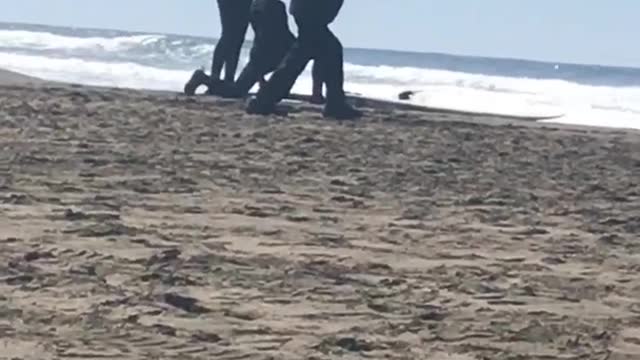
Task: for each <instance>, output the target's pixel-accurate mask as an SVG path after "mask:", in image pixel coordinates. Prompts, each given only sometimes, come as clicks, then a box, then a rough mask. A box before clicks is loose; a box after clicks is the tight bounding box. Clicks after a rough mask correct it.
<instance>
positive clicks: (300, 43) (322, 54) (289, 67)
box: [251, 0, 345, 112]
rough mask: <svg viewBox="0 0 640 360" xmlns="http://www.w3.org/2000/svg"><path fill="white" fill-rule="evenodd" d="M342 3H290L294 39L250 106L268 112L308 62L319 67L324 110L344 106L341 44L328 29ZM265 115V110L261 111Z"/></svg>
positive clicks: (300, 0) (298, 0)
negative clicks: (324, 87)
mask: <svg viewBox="0 0 640 360" xmlns="http://www.w3.org/2000/svg"><path fill="white" fill-rule="evenodd" d="M343 1H344V0H291V6H290V12H291V14H292V15H293V17H294V19H295V21H296V24H297V25H298V38H297V39H296V41H295V42H294V43H293V46H292V47H291V49H290V50H289V52H288V53H287V55H286V57H285V59H284V61H283V62H282V64H281V65H280V66H279V67H278V69H277V70H276V71H275V72H274V73H273V75H272V76H271V79H269V81H268V82H267V83H266V84H265V85H264V86H263V87H261V88H260V91H259V92H258V94H257V96H256V99H255V102H254V103H253V104H252V105H251V106H252V107H254V108H256V109H252V110H251V111H257V112H261V111H262V110H260V109H270V108H272V107H273V106H274V105H275V104H276V103H277V102H279V101H280V100H282V99H283V98H284V97H286V96H287V94H288V93H289V91H290V90H291V88H292V87H293V85H294V84H295V82H296V80H297V78H298V77H299V76H300V74H301V73H302V71H304V69H305V67H306V66H307V64H308V63H309V61H310V60H312V59H313V60H314V61H315V62H317V65H318V66H320V68H319V69H318V71H317V73H318V74H322V77H323V80H324V81H325V84H326V87H327V106H331V105H332V104H333V106H336V107H340V106H342V104H344V103H345V94H344V89H343V86H344V69H343V49H342V44H341V43H340V41H339V40H338V38H336V36H335V35H334V34H333V33H332V32H331V30H330V29H329V24H331V23H332V22H333V20H334V19H335V18H336V16H337V15H338V12H339V11H340V8H341V7H342V4H343ZM265 111H266V110H265Z"/></svg>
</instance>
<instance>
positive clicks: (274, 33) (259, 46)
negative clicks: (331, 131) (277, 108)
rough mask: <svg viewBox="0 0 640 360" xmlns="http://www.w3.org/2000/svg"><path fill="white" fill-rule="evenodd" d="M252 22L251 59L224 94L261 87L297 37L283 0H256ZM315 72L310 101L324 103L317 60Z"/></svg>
mask: <svg viewBox="0 0 640 360" xmlns="http://www.w3.org/2000/svg"><path fill="white" fill-rule="evenodd" d="M250 23H251V27H252V29H253V32H254V33H255V37H254V40H253V47H252V48H251V53H250V57H249V63H247V65H246V66H245V68H244V69H243V70H242V73H241V74H240V76H239V77H238V80H237V81H236V83H235V85H234V87H233V88H231V89H229V88H227V89H222V90H221V91H220V92H222V95H223V96H229V97H244V96H246V95H247V94H248V93H249V90H251V88H252V87H253V86H254V85H255V84H256V83H258V82H260V85H261V87H262V86H263V85H264V84H265V83H266V82H265V81H264V76H265V75H267V74H268V73H270V72H273V71H274V70H276V68H277V67H278V65H280V63H281V62H282V60H283V59H284V58H285V56H286V55H287V53H288V51H289V49H291V46H292V45H293V43H294V42H295V40H296V38H295V36H294V35H293V33H292V32H291V30H290V29H289V23H288V19H287V7H286V5H285V4H284V2H282V1H280V0H253V4H252V5H251V15H250ZM312 74H313V93H312V98H311V101H312V102H314V103H322V102H324V98H323V96H322V85H323V81H322V79H321V74H322V72H321V71H320V70H319V66H318V65H317V63H316V62H314V65H313V71H312ZM213 92H214V93H216V92H217V91H216V90H214V91H213Z"/></svg>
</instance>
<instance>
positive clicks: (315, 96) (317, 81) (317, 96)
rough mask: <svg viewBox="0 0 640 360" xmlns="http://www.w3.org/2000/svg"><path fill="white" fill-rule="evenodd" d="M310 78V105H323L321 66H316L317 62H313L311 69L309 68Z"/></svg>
mask: <svg viewBox="0 0 640 360" xmlns="http://www.w3.org/2000/svg"><path fill="white" fill-rule="evenodd" d="M311 78H312V81H313V85H312V88H311V103H313V104H324V101H325V100H324V95H323V94H322V88H323V86H324V75H323V73H322V66H321V65H320V64H318V60H314V61H313V67H312V68H311Z"/></svg>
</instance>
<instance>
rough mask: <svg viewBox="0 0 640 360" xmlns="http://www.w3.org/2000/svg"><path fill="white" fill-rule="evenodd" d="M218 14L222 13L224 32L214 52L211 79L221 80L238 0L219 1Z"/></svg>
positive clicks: (221, 23)
mask: <svg viewBox="0 0 640 360" xmlns="http://www.w3.org/2000/svg"><path fill="white" fill-rule="evenodd" d="M217 1H218V12H219V13H220V26H221V27H222V31H221V33H220V38H219V39H218V43H217V44H216V46H215V49H214V50H213V61H212V63H211V79H212V80H213V79H220V73H221V72H222V67H223V66H224V63H225V60H226V56H227V53H228V48H229V36H230V35H231V34H230V33H229V32H230V30H231V28H232V27H233V19H232V15H233V2H234V1H236V0H217Z"/></svg>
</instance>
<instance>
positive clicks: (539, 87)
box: [0, 23, 640, 129]
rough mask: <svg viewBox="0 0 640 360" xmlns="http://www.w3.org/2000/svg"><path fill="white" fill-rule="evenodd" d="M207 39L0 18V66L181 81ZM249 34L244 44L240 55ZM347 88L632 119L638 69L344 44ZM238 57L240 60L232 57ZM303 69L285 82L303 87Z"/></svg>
mask: <svg viewBox="0 0 640 360" xmlns="http://www.w3.org/2000/svg"><path fill="white" fill-rule="evenodd" d="M215 42H216V40H215V39H213V38H203V37H192V36H183V35H169V34H152V33H133V32H125V31H116V30H95V29H78V28H67V27H52V26H44V25H26V24H12V23H0V68H6V69H9V70H13V71H17V72H21V73H25V74H29V75H34V76H38V77H41V78H45V79H51V80H59V81H68V82H74V83H81V84H89V85H106V86H116V87H129V88H137V89H154V90H171V91H181V89H182V86H183V84H184V82H185V81H186V80H187V79H188V77H189V76H190V74H191V72H192V71H193V70H194V69H196V68H201V67H204V68H208V67H209V64H210V61H211V53H212V51H213V48H214V46H215ZM250 46H251V43H250V42H249V41H247V43H246V44H245V48H244V51H243V58H242V60H241V62H242V63H244V62H245V61H246V60H247V54H248V50H249V47H250ZM345 62H346V63H345V72H346V85H345V87H346V90H347V91H350V92H355V93H360V94H363V95H366V96H370V97H375V98H381V99H395V98H396V96H397V94H398V93H399V92H401V91H405V90H414V91H418V93H417V95H416V96H415V97H414V98H413V99H412V102H414V103H418V104H422V105H428V106H435V107H446V108H452V109H459V110H470V111H481V112H493V113H501V114H511V115H556V114H564V117H562V118H561V119H560V120H556V121H557V122H562V123H573V124H585V125H596V126H607V127H621V128H636V129H640V69H634V68H621V67H609V66H600V65H577V64H564V63H549V62H538V61H528V60H517V59H495V58H483V57H469V56H455V55H447V54H436V53H412V52H399V51H385V50H368V49H348V48H347V49H345ZM241 65H242V64H241ZM308 70H309V69H307V71H306V72H305V73H304V74H303V76H302V77H301V78H300V79H299V80H298V82H297V83H296V85H295V88H294V90H295V91H296V92H301V93H310V91H311V80H310V74H309V71H308Z"/></svg>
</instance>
